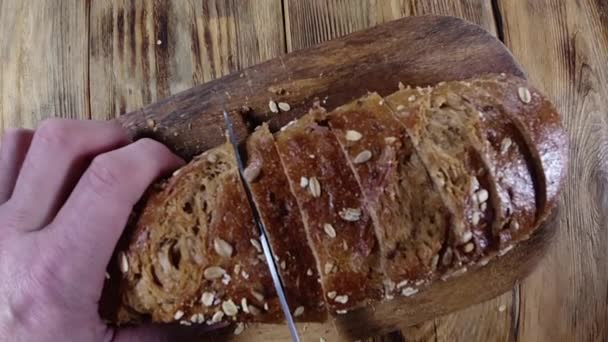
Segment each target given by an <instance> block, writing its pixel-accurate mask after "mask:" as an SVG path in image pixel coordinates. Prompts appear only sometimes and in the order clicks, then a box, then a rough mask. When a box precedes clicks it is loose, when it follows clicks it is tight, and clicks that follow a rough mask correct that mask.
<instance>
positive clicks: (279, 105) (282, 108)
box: [278, 102, 291, 112]
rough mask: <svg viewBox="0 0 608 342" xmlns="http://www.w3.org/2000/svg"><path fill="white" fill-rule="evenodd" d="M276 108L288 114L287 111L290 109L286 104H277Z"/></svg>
mask: <svg viewBox="0 0 608 342" xmlns="http://www.w3.org/2000/svg"><path fill="white" fill-rule="evenodd" d="M278 107H279V109H280V110H282V111H284V112H289V110H290V109H291V106H290V105H289V103H287V102H279V103H278Z"/></svg>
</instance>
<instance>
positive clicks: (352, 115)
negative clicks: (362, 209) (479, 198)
mask: <svg viewBox="0 0 608 342" xmlns="http://www.w3.org/2000/svg"><path fill="white" fill-rule="evenodd" d="M329 124H330V127H331V128H332V131H333V133H334V134H335V135H336V137H337V138H338V141H339V142H340V144H341V146H342V148H343V150H344V152H345V154H346V155H347V157H348V158H349V161H350V165H351V167H352V168H353V169H354V171H355V174H356V175H357V176H358V179H359V182H360V184H361V188H362V189H363V192H364V194H365V197H366V201H367V205H368V208H369V210H370V213H371V215H372V218H373V219H374V223H375V226H376V235H377V236H378V241H379V244H380V250H381V252H382V264H383V265H382V268H383V271H384V278H385V279H384V282H385V292H386V296H387V297H389V298H390V296H392V295H393V293H395V292H401V291H403V290H405V292H404V293H406V294H410V293H411V291H413V289H415V288H416V285H415V284H416V283H417V282H418V281H419V280H425V279H426V278H427V277H429V276H430V275H431V273H432V272H433V271H434V270H435V269H436V266H437V262H438V259H439V252H440V250H441V248H442V247H443V245H444V240H445V237H446V233H447V229H448V226H449V214H448V211H447V208H446V207H445V206H444V204H443V201H442V200H441V198H440V196H439V194H438V192H437V190H436V189H435V187H434V185H433V183H432V181H431V179H430V177H429V176H428V173H427V171H426V169H425V168H424V166H423V165H422V163H421V162H420V159H419V157H418V155H417V154H416V152H415V151H414V148H413V144H412V142H411V140H410V138H409V136H408V135H407V133H406V132H405V129H404V127H403V126H402V125H401V124H400V123H399V122H398V121H397V120H396V119H395V117H394V116H393V114H392V112H391V111H390V109H389V108H388V106H387V105H386V104H385V103H384V99H382V97H380V96H379V95H378V94H376V93H372V94H369V95H367V96H365V97H363V98H361V99H359V100H356V101H353V102H352V103H349V104H346V105H344V106H341V107H339V108H337V109H335V110H334V111H332V112H331V113H329ZM368 151H369V153H368ZM368 154H369V160H366V161H363V160H364V159H365V158H362V157H361V156H364V157H365V156H366V155H368ZM397 285H399V286H397ZM408 291H409V292H408Z"/></svg>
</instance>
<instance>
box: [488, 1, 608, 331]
mask: <svg viewBox="0 0 608 342" xmlns="http://www.w3.org/2000/svg"><path fill="white" fill-rule="evenodd" d="M498 4H499V8H500V10H501V13H502V17H503V20H504V28H505V42H506V44H507V45H508V47H509V48H511V49H512V50H513V53H514V54H515V56H516V57H517V58H518V59H519V60H520V61H521V63H522V64H523V65H524V66H525V67H526V70H527V71H528V74H529V77H530V79H531V80H532V81H533V83H535V84H537V85H539V86H540V88H542V89H544V90H545V91H546V92H547V93H548V94H549V95H550V96H552V98H553V99H554V100H555V104H556V105H557V108H558V110H559V111H560V112H561V113H562V115H563V120H564V123H565V126H566V130H567V131H568V132H569V135H570V146H571V150H570V159H571V160H570V169H569V178H568V182H567V184H566V186H565V188H564V191H563V193H562V197H561V203H560V210H559V217H558V222H559V227H558V229H557V236H556V239H555V241H554V243H553V245H552V246H551V249H550V251H549V253H548V255H547V256H546V257H545V259H543V261H542V263H541V264H540V265H539V267H538V268H537V269H536V271H535V272H534V273H532V275H531V276H530V277H528V278H527V279H526V280H525V281H523V283H522V290H521V302H522V307H521V315H520V322H521V325H520V328H519V333H518V335H517V339H518V340H521V341H606V340H608V325H606V322H608V305H607V303H608V293H607V291H606V289H607V288H608V272H607V270H608V249H607V248H606V246H607V245H608V234H607V230H606V222H608V200H607V198H608V197H607V195H606V194H607V189H608V178H607V177H606V175H607V174H608V134H607V132H608V120H607V119H606V118H607V116H606V108H608V69H607V68H606V61H607V60H608V34H607V32H608V17H607V16H606V13H608V5H607V4H606V2H605V1H593V0H584V1H576V2H575V1H560V0H539V1H533V2H528V3H526V2H520V1H509V0H499V1H498Z"/></svg>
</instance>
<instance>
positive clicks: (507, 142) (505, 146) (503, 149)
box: [500, 137, 513, 154]
mask: <svg viewBox="0 0 608 342" xmlns="http://www.w3.org/2000/svg"><path fill="white" fill-rule="evenodd" d="M512 144H513V141H512V140H511V139H509V138H508V137H507V138H504V139H502V141H501V142H500V153H502V154H505V153H507V152H508V151H509V147H511V145H512Z"/></svg>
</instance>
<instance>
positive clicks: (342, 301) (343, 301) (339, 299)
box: [334, 295, 348, 304]
mask: <svg viewBox="0 0 608 342" xmlns="http://www.w3.org/2000/svg"><path fill="white" fill-rule="evenodd" d="M334 301H335V302H336V303H340V304H346V303H348V295H341V296H336V298H334Z"/></svg>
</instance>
